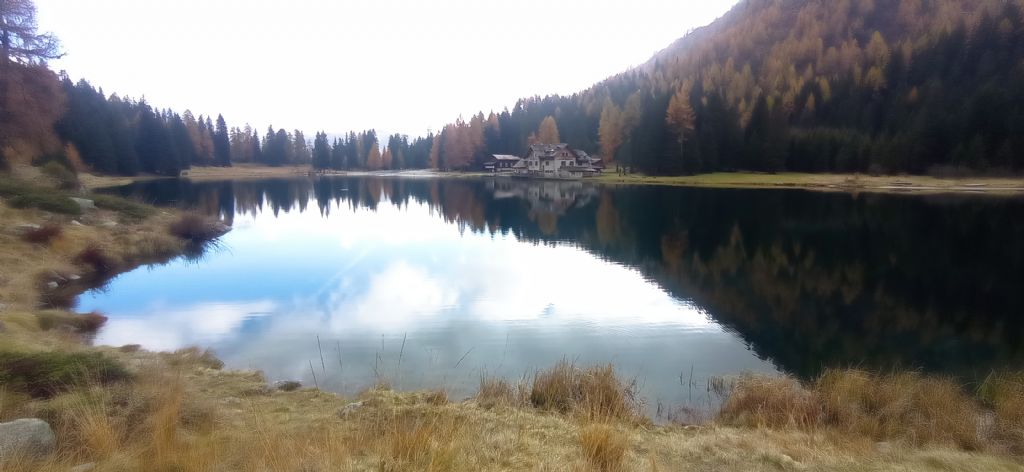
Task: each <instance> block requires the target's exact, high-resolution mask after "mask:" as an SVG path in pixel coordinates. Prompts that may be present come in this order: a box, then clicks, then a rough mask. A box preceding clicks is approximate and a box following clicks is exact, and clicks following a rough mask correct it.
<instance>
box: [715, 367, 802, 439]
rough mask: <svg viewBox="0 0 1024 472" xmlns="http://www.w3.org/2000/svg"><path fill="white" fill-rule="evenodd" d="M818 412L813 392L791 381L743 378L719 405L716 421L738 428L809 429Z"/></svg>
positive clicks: (737, 381) (782, 378)
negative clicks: (720, 407) (720, 405)
mask: <svg viewBox="0 0 1024 472" xmlns="http://www.w3.org/2000/svg"><path fill="white" fill-rule="evenodd" d="M821 413H822V412H821V405H820V403H819V402H818V401H817V398H815V395H814V393H813V392H811V391H808V390H807V389H805V388H804V387H803V386H802V385H800V382H798V381H797V380H795V379H791V378H788V377H766V376H756V375H744V376H741V377H740V378H739V379H737V380H736V382H735V385H734V386H733V390H732V392H731V394H730V395H729V396H728V397H727V398H726V399H725V402H724V403H723V404H722V409H721V411H720V412H719V414H718V420H719V421H721V422H722V423H724V424H729V425H734V426H742V427H756V428H801V429H813V428H815V427H817V426H818V425H819V424H820V421H821Z"/></svg>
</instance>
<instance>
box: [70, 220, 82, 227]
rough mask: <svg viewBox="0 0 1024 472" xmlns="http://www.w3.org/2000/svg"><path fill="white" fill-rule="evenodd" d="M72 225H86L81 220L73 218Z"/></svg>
mask: <svg viewBox="0 0 1024 472" xmlns="http://www.w3.org/2000/svg"><path fill="white" fill-rule="evenodd" d="M71 226H85V225H83V224H82V222H81V221H78V220H71Z"/></svg>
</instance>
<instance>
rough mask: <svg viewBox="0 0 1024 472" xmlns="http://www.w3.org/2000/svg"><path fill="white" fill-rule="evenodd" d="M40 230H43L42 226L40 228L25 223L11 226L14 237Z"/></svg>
mask: <svg viewBox="0 0 1024 472" xmlns="http://www.w3.org/2000/svg"><path fill="white" fill-rule="evenodd" d="M40 228H42V226H39V225H37V224H32V223H24V224H20V225H14V226H11V229H10V232H11V233H12V234H14V235H17V236H21V235H23V234H25V233H27V232H29V231H35V230H37V229H40Z"/></svg>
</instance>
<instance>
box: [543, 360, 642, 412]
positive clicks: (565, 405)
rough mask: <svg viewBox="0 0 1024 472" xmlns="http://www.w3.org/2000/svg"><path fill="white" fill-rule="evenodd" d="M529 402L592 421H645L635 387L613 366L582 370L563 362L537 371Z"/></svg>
mask: <svg viewBox="0 0 1024 472" xmlns="http://www.w3.org/2000/svg"><path fill="white" fill-rule="evenodd" d="M529 391H530V397H529V399H530V403H531V404H532V405H533V406H534V407H536V408H538V409H541V410H546V411H555V412H558V413H563V414H569V413H571V414H574V415H579V416H581V417H584V418H586V419H588V420H590V421H605V420H618V421H633V422H637V421H642V420H643V415H642V414H641V406H642V405H641V402H640V399H639V397H638V395H637V390H636V385H635V383H632V382H624V381H622V380H620V379H619V378H618V376H617V375H616V374H615V368H614V367H613V366H611V365H605V366H595V367H590V368H587V369H582V368H579V367H577V366H576V365H574V364H571V363H569V362H568V361H565V360H562V361H561V362H559V363H558V364H555V366H554V367H552V368H550V369H547V370H542V371H539V372H537V374H536V375H534V378H533V384H532V385H531V386H530V388H529Z"/></svg>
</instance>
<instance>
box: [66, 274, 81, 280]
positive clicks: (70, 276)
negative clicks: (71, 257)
mask: <svg viewBox="0 0 1024 472" xmlns="http://www.w3.org/2000/svg"><path fill="white" fill-rule="evenodd" d="M81 278H82V276H81V275H78V274H71V275H69V276H68V280H71V281H75V280H80V279H81Z"/></svg>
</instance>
